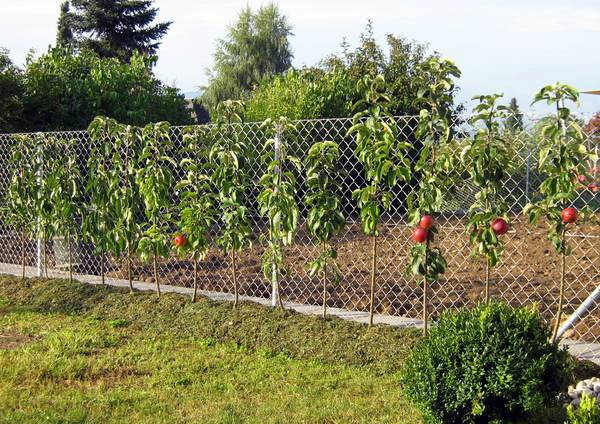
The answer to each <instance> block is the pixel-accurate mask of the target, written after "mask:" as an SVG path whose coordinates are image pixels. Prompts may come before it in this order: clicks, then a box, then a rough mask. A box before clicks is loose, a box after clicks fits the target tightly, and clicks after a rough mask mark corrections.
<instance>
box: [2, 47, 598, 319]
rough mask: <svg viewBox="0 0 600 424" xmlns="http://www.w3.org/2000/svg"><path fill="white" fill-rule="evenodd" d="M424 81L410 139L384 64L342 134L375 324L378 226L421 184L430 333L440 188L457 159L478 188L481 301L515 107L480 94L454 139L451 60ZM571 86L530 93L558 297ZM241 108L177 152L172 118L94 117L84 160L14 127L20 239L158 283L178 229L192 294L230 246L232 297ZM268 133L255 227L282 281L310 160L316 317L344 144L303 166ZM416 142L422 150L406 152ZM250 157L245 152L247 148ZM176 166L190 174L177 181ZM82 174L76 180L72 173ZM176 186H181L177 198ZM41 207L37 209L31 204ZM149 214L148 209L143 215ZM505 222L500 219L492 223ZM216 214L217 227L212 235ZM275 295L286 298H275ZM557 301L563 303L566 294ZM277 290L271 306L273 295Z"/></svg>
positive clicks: (574, 145) (241, 168) (237, 248)
mask: <svg viewBox="0 0 600 424" xmlns="http://www.w3.org/2000/svg"><path fill="white" fill-rule="evenodd" d="M420 72H422V75H423V78H425V80H426V83H424V84H425V85H426V87H427V88H426V89H424V90H421V91H420V92H419V102H420V104H421V110H420V115H419V124H418V127H417V129H416V132H415V136H416V141H417V142H418V144H414V143H412V142H411V141H409V140H403V139H401V138H400V134H401V133H400V131H399V129H398V127H397V124H396V122H395V120H394V118H393V117H392V114H391V113H390V111H389V105H390V98H389V97H388V96H387V95H386V81H385V78H384V77H383V76H377V77H375V78H372V77H369V76H368V75H367V76H365V77H363V78H362V79H361V80H360V81H359V83H358V84H357V89H358V92H359V93H360V97H361V99H360V100H359V101H358V102H357V103H356V104H355V109H356V110H358V112H357V113H356V115H355V116H354V118H353V126H352V127H351V128H350V129H349V131H348V134H347V135H348V137H349V138H350V137H352V138H354V139H355V155H356V159H357V160H358V161H359V162H360V164H361V165H362V167H363V169H364V181H365V185H364V186H363V187H361V188H359V189H357V190H355V191H354V193H353V198H354V200H355V201H356V203H357V205H358V207H359V209H360V217H361V222H362V226H363V230H364V232H365V234H367V235H369V236H370V237H371V240H372V263H371V279H370V317H371V318H370V321H371V323H372V322H373V311H374V293H375V286H376V279H377V272H378V265H377V258H378V254H377V238H378V236H379V235H380V233H379V221H380V218H381V215H382V213H383V212H384V211H386V210H389V209H390V207H391V204H392V200H393V198H394V195H393V189H394V188H395V187H397V186H398V185H400V184H410V183H411V181H412V182H414V181H416V182H417V185H416V188H415V189H414V190H412V191H411V195H410V196H409V197H408V199H407V203H408V210H409V213H408V221H409V223H410V224H411V225H417V224H418V225H419V227H420V230H421V231H420V235H416V236H415V234H413V238H414V240H415V241H416V242H417V243H415V245H414V246H413V248H412V249H411V253H410V258H409V263H408V269H407V272H409V273H410V274H412V275H415V276H418V277H421V278H422V281H423V304H424V308H423V311H424V316H423V318H424V322H425V331H426V329H427V321H428V316H427V311H428V306H427V302H428V299H427V296H428V285H429V284H430V283H432V282H434V281H436V280H438V279H439V277H440V275H441V274H443V273H444V271H445V270H446V267H447V263H446V260H445V259H444V254H443V251H442V250H441V248H440V246H439V245H438V244H436V243H435V239H434V236H435V234H436V233H437V229H436V225H435V221H436V216H437V215H438V214H439V213H440V212H441V208H442V204H443V200H444V196H445V195H446V193H447V191H448V188H449V187H450V186H452V185H453V184H455V183H456V182H457V181H458V179H459V178H463V177H464V175H463V173H462V172H463V171H461V170H464V172H466V173H467V174H468V177H469V180H470V181H471V182H472V183H473V184H474V186H475V187H477V190H478V192H477V194H476V199H475V202H474V203H473V205H472V207H471V208H470V210H469V220H468V228H469V231H470V240H471V243H472V245H473V253H474V255H476V256H479V257H482V258H483V259H484V260H485V263H486V276H485V281H486V290H485V298H486V301H487V300H489V282H490V274H491V272H492V269H493V267H494V266H496V265H497V264H498V262H499V260H500V257H501V253H502V250H503V243H502V240H501V239H500V238H499V236H500V235H502V234H503V233H505V232H506V228H505V226H506V221H507V220H508V218H507V216H506V214H507V206H506V204H505V203H504V202H503V201H502V200H501V197H500V196H499V190H500V189H501V187H502V186H503V184H504V182H505V177H506V175H507V171H508V170H509V169H510V167H511V165H510V159H511V157H512V155H511V154H510V151H509V149H508V146H507V139H506V138H505V135H506V134H507V132H506V127H507V125H508V123H507V120H508V118H509V116H510V115H509V114H508V113H507V111H508V107H507V106H503V105H499V103H498V101H499V99H500V97H501V96H499V95H489V96H481V97H478V98H477V100H479V104H478V105H477V106H476V107H475V109H474V114H473V116H472V119H471V122H472V124H473V126H474V127H475V128H478V130H477V131H476V132H474V133H473V134H471V136H470V137H466V138H465V139H464V140H460V141H459V142H458V147H459V152H460V154H458V155H457V154H456V152H457V142H456V141H455V140H453V135H454V132H455V130H454V128H453V125H452V118H453V111H452V109H451V107H450V102H449V97H450V96H451V95H452V92H453V90H454V79H455V78H457V77H459V75H460V71H459V70H458V68H457V67H456V66H455V65H454V64H453V63H452V62H450V61H448V60H442V59H439V58H437V57H431V58H430V59H429V60H428V61H427V62H425V63H424V64H423V65H422V69H421V70H420ZM577 96H578V94H577V92H576V90H574V89H572V88H571V87H568V86H564V85H560V84H557V85H554V86H548V87H545V88H544V89H543V90H542V91H541V92H540V93H539V94H538V95H537V96H536V99H535V100H536V101H542V100H543V101H547V102H549V103H553V104H554V103H556V104H557V114H556V117H555V119H554V120H553V121H547V123H546V124H545V126H544V128H543V130H542V140H541V143H542V146H543V148H542V149H541V151H540V160H539V166H540V171H541V172H542V173H543V174H544V175H545V176H546V178H547V179H546V180H545V182H544V183H543V184H542V185H541V187H540V194H541V195H542V197H541V200H540V201H539V202H537V203H534V204H532V205H529V206H527V208H526V212H527V213H529V214H530V216H531V219H532V221H533V222H536V221H537V219H538V218H539V217H541V216H544V217H545V218H546V221H547V222H548V225H549V232H548V234H549V239H550V241H552V242H553V244H554V246H555V247H556V249H557V251H558V253H559V254H561V257H562V268H561V269H562V275H563V277H562V280H561V299H562V296H563V295H564V285H565V281H564V260H565V256H566V255H568V254H569V253H570V250H569V248H568V245H567V242H566V239H565V233H566V231H567V227H568V224H570V223H572V222H574V221H573V220H565V218H564V214H562V215H561V209H564V208H565V207H566V206H567V205H568V203H570V202H571V201H572V200H573V199H574V198H575V196H576V181H577V180H578V178H579V177H580V176H582V175H583V176H585V174H586V172H587V171H586V169H585V166H586V165H587V161H588V160H590V159H593V155H591V154H590V153H589V152H588V151H587V149H586V147H585V145H584V143H583V136H582V131H581V128H580V127H579V125H578V122H577V120H576V119H574V117H573V116H572V115H571V112H570V110H569V109H568V108H567V107H566V105H565V102H567V101H576V100H577ZM243 110H244V105H243V103H242V102H240V101H231V100H229V101H225V102H222V103H220V104H219V106H218V107H217V108H216V112H217V121H216V124H215V125H214V126H208V127H204V126H203V127H187V128H185V130H184V135H183V150H182V151H176V150H175V149H174V146H173V140H172V139H171V136H172V132H171V131H170V127H169V124H167V123H165V122H161V123H158V124H149V125H146V126H145V127H143V128H139V127H134V126H129V125H123V124H119V123H118V122H117V121H116V120H114V119H107V118H96V119H95V120H94V121H93V122H92V124H91V125H90V127H89V133H90V135H91V137H92V139H93V143H92V148H91V151H90V152H89V160H88V162H87V165H86V167H85V168H81V169H79V168H78V167H77V166H78V162H77V159H78V157H79V156H78V154H79V153H80V152H78V151H75V149H74V146H73V141H72V140H63V139H60V138H53V137H49V138H44V137H41V136H40V137H24V136H20V137H17V139H16V141H17V145H16V148H15V149H14V152H13V157H12V164H13V169H14V172H13V178H12V183H11V186H10V191H9V193H8V197H7V202H6V208H5V211H6V215H5V216H6V217H7V219H8V222H9V223H10V224H12V225H14V226H15V227H16V228H20V229H21V230H22V233H23V240H24V241H25V239H26V237H27V236H28V237H35V238H42V239H48V238H49V237H52V236H53V235H54V234H60V235H64V236H65V237H67V238H69V239H70V238H71V237H75V236H76V235H78V234H79V232H80V231H79V222H80V221H82V228H83V231H82V236H83V239H84V240H86V241H89V242H91V243H93V244H94V246H95V248H96V253H97V254H99V255H100V256H101V258H103V259H102V264H103V266H102V270H101V274H102V275H104V257H105V256H106V255H107V254H109V253H110V254H112V255H114V256H115V257H117V258H119V257H120V258H124V259H125V261H126V262H127V267H128V278H129V282H130V286H131V280H132V276H131V262H132V259H133V257H134V255H139V257H140V258H141V259H142V260H143V261H152V262H153V269H154V279H155V282H156V285H157V292H158V293H159V295H160V284H159V275H158V270H157V261H158V259H159V258H161V257H166V256H169V254H170V250H171V244H172V241H171V240H172V234H173V232H174V229H175V228H177V229H178V231H179V232H180V233H181V234H180V235H179V238H178V240H177V241H176V244H177V245H178V247H179V249H178V250H179V252H180V253H185V254H187V255H189V257H190V258H191V260H192V262H193V263H194V288H195V290H194V292H196V288H197V269H198V268H197V267H198V262H199V261H200V260H202V259H203V258H204V257H205V255H206V253H207V251H208V249H209V246H210V245H211V242H212V241H214V242H216V244H217V246H219V247H220V248H221V249H222V251H223V253H224V254H225V255H226V256H228V257H229V258H230V261H231V270H232V280H233V284H234V287H233V289H234V293H235V297H236V303H237V297H238V284H237V267H236V260H237V255H238V254H239V253H240V252H241V251H242V250H243V249H244V248H246V247H248V246H249V245H250V243H251V242H252V223H251V221H250V218H249V213H248V209H247V204H248V202H247V201H246V200H245V199H246V197H247V195H248V194H249V190H251V189H252V188H253V187H252V181H251V179H250V177H249V175H248V172H247V169H248V165H249V163H248V162H249V161H250V160H251V158H252V155H251V154H250V151H249V148H250V146H249V145H248V142H247V138H246V137H245V136H244V135H243V132H241V131H239V128H241V127H240V124H242V123H243ZM261 131H263V132H264V134H266V135H267V136H268V140H267V142H266V143H265V146H264V155H263V156H262V158H261V159H262V161H263V163H264V169H265V171H264V175H263V176H262V177H261V178H260V180H259V182H258V185H257V188H258V189H259V191H260V193H259V194H258V198H257V201H258V210H259V213H260V214H261V216H263V217H264V218H265V219H266V222H267V231H266V233H265V234H263V235H262V236H261V240H260V241H261V243H263V245H265V246H266V249H265V253H264V257H263V272H264V275H265V277H266V278H268V279H270V281H271V282H272V285H273V288H272V289H273V292H274V293H278V292H279V282H280V280H281V275H282V274H283V273H285V265H284V264H285V258H284V252H285V249H284V247H285V246H289V245H291V244H292V243H293V242H294V234H295V232H296V230H297V228H298V225H299V216H300V212H299V206H298V200H299V199H298V189H299V187H298V181H297V178H298V176H299V174H300V173H302V169H303V168H304V171H305V176H304V179H305V187H304V189H305V190H306V192H305V194H304V200H305V202H306V205H307V206H308V213H307V219H306V225H307V229H308V231H309V233H310V234H311V235H312V236H313V237H314V238H315V241H316V242H317V244H318V246H319V249H318V250H319V253H318V255H317V257H316V258H315V259H314V260H313V261H312V262H311V263H310V264H309V270H310V274H311V275H312V276H319V278H321V280H322V283H323V313H324V314H325V313H326V305H327V287H328V285H329V284H331V283H332V282H335V281H339V279H340V277H341V274H340V272H339V269H338V267H337V265H336V261H335V259H336V256H337V253H336V249H335V243H334V242H333V239H334V237H335V236H336V235H337V234H339V233H340V231H341V230H342V229H343V228H344V225H345V222H346V220H345V217H344V215H343V212H342V202H341V193H340V192H341V187H340V182H339V176H340V174H341V173H342V172H343V170H342V169H340V164H339V158H340V148H339V146H338V145H337V144H336V143H334V142H332V141H320V142H317V143H315V144H314V145H313V146H311V148H310V149H309V151H308V154H307V155H306V157H305V158H302V159H303V163H302V162H301V161H300V160H299V159H298V158H296V157H295V156H293V155H291V154H290V151H289V146H288V144H287V141H288V140H290V139H291V138H292V137H291V134H292V133H293V132H294V131H295V128H294V124H293V123H292V122H291V121H290V120H288V119H287V118H279V119H277V120H272V119H267V120H265V121H264V123H263V124H262V125H261ZM415 149H418V158H417V159H416V160H415V161H414V162H413V161H411V159H410V157H412V156H413V155H411V153H412V152H414V150H415ZM252 160H253V159H252ZM178 167H181V169H183V170H184V173H185V175H184V177H183V178H182V179H181V180H180V181H175V178H174V175H175V171H176V169H177V168H178ZM80 175H81V177H82V178H83V179H84V180H85V181H86V184H85V187H84V188H83V189H81V188H80V185H79V183H78V180H79V178H80V177H79V176H80ZM173 190H175V191H176V193H177V196H176V198H174V197H173V196H172V192H173ZM32 212H33V216H35V217H37V220H36V221H33V222H32V221H31V216H32ZM141 217H143V219H141ZM498 220H500V221H502V223H504V226H502V225H501V226H500V227H496V223H497V221H498ZM215 224H219V225H218V228H219V229H220V230H219V233H218V234H216V235H214V234H213V229H214V228H215ZM277 297H278V298H279V299H281V297H279V296H277ZM561 303H562V300H561ZM279 306H282V305H281V302H280V305H279Z"/></svg>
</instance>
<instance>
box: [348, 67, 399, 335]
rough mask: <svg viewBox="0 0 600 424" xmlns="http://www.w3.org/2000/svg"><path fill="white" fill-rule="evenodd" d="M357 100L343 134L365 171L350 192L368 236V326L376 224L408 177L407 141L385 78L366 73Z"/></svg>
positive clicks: (377, 231) (371, 312)
mask: <svg viewBox="0 0 600 424" xmlns="http://www.w3.org/2000/svg"><path fill="white" fill-rule="evenodd" d="M357 89H358V92H359V93H360V94H361V97H362V98H361V100H359V101H358V102H357V103H356V104H355V107H354V108H355V109H356V110H360V109H363V110H360V111H359V112H357V113H356V114H355V115H354V117H353V118H352V124H353V125H352V127H351V128H350V129H349V130H348V133H347V135H348V136H351V135H353V134H356V149H355V154H356V156H357V158H358V161H359V162H360V163H361V164H362V165H363V167H364V170H365V182H366V184H367V185H366V186H365V187H363V188H359V189H356V190H355V191H354V192H353V193H352V197H353V199H354V200H355V201H356V202H357V203H358V207H359V208H360V218H361V222H362V227H363V231H364V233H365V234H366V235H368V236H370V237H371V245H372V253H371V284H370V286H371V287H370V301H369V325H373V312H374V303H375V278H376V272H377V237H379V229H378V228H377V225H378V224H379V220H380V218H381V213H382V211H383V210H389V209H390V207H391V205H392V199H393V195H392V192H391V189H392V188H393V187H395V186H396V185H397V184H398V183H399V182H400V181H405V182H408V181H409V180H410V175H411V170H410V159H409V158H408V156H407V155H406V150H407V149H409V148H410V147H411V144H410V143H407V142H405V141H399V140H398V139H397V138H398V127H397V126H396V122H395V121H394V118H393V117H392V116H391V115H390V113H389V112H388V109H387V108H388V104H389V101H390V100H389V97H388V96H387V95H385V94H384V93H385V79H384V78H383V76H381V75H378V76H376V77H375V78H371V77H370V76H368V75H366V76H365V77H363V79H362V80H360V81H359V82H358V84H357Z"/></svg>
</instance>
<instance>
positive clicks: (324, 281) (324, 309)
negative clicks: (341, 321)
mask: <svg viewBox="0 0 600 424" xmlns="http://www.w3.org/2000/svg"><path fill="white" fill-rule="evenodd" d="M325 248H326V247H325V243H323V252H325ZM325 317H327V258H325V259H324V262H323V318H325Z"/></svg>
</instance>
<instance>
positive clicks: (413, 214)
mask: <svg viewBox="0 0 600 424" xmlns="http://www.w3.org/2000/svg"><path fill="white" fill-rule="evenodd" d="M421 71H422V75H421V77H420V78H422V79H423V81H422V84H421V86H422V87H423V88H421V89H420V90H419V92H418V97H419V99H418V100H419V102H420V104H422V105H423V106H422V107H423V109H421V112H420V113H419V124H418V125H417V129H416V131H415V135H416V137H417V138H418V139H419V140H420V141H421V142H422V143H423V147H422V149H421V152H420V155H419V158H418V160H417V162H416V163H415V165H414V171H415V173H417V175H418V176H419V184H418V187H417V189H416V191H414V192H411V194H410V195H409V197H408V205H409V217H408V218H409V219H408V221H409V224H410V225H415V224H417V223H418V222H419V221H420V220H421V218H422V217H424V216H428V217H429V220H430V221H431V223H430V225H427V226H426V227H427V229H425V230H424V231H425V234H424V236H425V237H423V238H424V240H423V241H424V243H421V242H420V240H418V241H419V242H418V243H416V244H414V245H413V247H412V249H411V252H410V259H409V266H408V271H409V272H410V273H411V274H413V275H416V276H422V277H423V334H425V335H427V325H428V323H427V321H428V283H431V282H434V281H437V280H438V278H439V276H440V275H441V274H443V273H444V272H445V271H446V268H447V263H446V260H445V258H444V256H443V255H442V252H441V250H440V249H439V248H438V247H432V243H433V242H434V235H435V234H437V228H436V227H435V225H433V222H434V218H433V217H435V215H436V214H438V213H439V212H440V211H441V209H442V205H443V201H444V195H445V194H446V193H447V191H448V190H449V188H450V187H451V186H452V184H453V180H454V178H455V177H456V173H457V169H458V166H457V165H458V164H457V162H458V160H457V157H456V155H455V154H454V149H453V146H452V145H451V139H452V132H451V120H452V114H451V109H450V105H451V103H452V98H453V93H454V91H455V85H454V80H453V78H458V77H460V70H459V69H458V68H457V67H456V65H454V63H453V62H451V61H450V60H445V59H440V58H438V57H432V58H430V59H429V60H428V61H426V62H425V63H424V64H423V65H422V69H421ZM421 229H422V228H421ZM413 238H415V237H414V235H413ZM415 240H417V238H415Z"/></svg>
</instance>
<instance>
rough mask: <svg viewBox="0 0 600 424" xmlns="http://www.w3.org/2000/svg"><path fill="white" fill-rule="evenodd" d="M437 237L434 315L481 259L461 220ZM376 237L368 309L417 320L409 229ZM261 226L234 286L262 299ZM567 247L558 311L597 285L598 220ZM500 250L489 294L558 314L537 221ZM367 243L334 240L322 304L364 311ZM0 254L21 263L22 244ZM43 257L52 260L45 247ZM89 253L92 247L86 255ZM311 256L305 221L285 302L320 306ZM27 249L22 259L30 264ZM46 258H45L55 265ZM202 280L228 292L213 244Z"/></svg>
mask: <svg viewBox="0 0 600 424" xmlns="http://www.w3.org/2000/svg"><path fill="white" fill-rule="evenodd" d="M438 221H439V225H438V226H437V227H438V229H439V231H440V232H439V234H438V236H437V239H436V242H435V245H436V246H439V247H440V248H441V249H442V252H443V253H444V255H445V257H446V259H447V261H448V270H447V272H446V274H445V275H444V276H443V278H441V279H440V281H439V282H436V283H434V284H432V285H431V286H430V291H429V297H430V302H431V303H430V305H431V306H430V308H431V316H432V317H433V318H435V317H436V316H437V315H438V314H439V313H440V312H441V311H443V310H445V309H448V308H457V307H462V306H473V305H476V304H477V303H479V302H480V301H481V300H482V299H483V295H484V277H485V267H484V262H483V261H481V260H478V259H476V258H473V257H472V255H471V246H470V245H469V240H468V235H467V233H466V231H465V230H464V224H465V221H464V219H460V218H449V219H441V218H440V219H438ZM380 229H381V236H380V237H379V238H378V239H377V261H378V263H377V275H376V286H375V311H376V312H377V313H383V314H392V315H401V316H407V317H420V316H421V313H422V294H423V291H422V286H421V283H420V281H418V280H417V279H415V278H413V277H411V276H408V275H407V274H406V265H407V255H408V254H409V251H410V247H411V246H412V240H411V239H410V235H411V234H410V233H411V229H410V228H408V227H407V226H405V225H401V224H396V223H392V222H387V223H384V225H381V227H380ZM259 232H260V228H257V229H256V237H255V240H254V241H253V244H252V247H251V248H250V249H247V250H246V251H244V252H243V253H242V254H241V255H240V257H239V259H238V266H237V268H238V283H239V285H240V293H241V294H244V295H248V296H256V297H269V296H270V293H271V284H270V281H269V280H268V279H267V278H266V277H265V276H264V275H263V273H262V270H261V263H262V259H261V258H262V254H263V252H264V248H263V247H262V246H261V243H260V242H259V240H258V233H259ZM569 233H570V235H569V241H570V243H571V244H572V246H573V254H572V255H571V256H569V257H568V258H567V276H566V278H567V290H566V305H565V308H564V313H565V316H568V315H569V314H570V313H572V312H573V311H574V310H575V308H577V306H579V305H580V304H581V302H582V301H583V300H585V298H586V297H587V296H588V295H589V293H590V292H591V291H592V290H593V289H594V288H595V287H596V286H597V285H598V284H600V226H599V225H598V224H584V225H578V226H575V227H573V228H572V229H570V230H569ZM503 238H504V240H505V242H506V249H505V252H504V254H503V256H502V259H501V263H500V264H499V266H498V267H497V268H496V269H494V270H492V274H491V277H492V278H491V296H492V297H493V298H502V299H503V300H505V301H507V302H509V303H510V304H512V305H515V306H520V305H536V306H537V307H538V309H539V310H540V312H541V313H542V314H543V315H544V317H545V318H547V319H549V320H550V319H551V318H552V317H553V316H554V314H555V313H556V311H555V308H556V301H557V298H558V293H559V281H560V273H559V257H558V255H557V254H556V253H555V251H554V249H553V247H552V246H551V244H550V243H549V242H548V240H547V239H546V233H545V228H544V226H543V224H541V225H540V226H538V227H536V228H534V227H532V226H530V225H529V224H528V222H527V220H526V218H524V217H522V216H516V217H513V219H512V220H511V229H510V231H509V232H508V233H507V234H506V235H505V236H503ZM371 242H372V240H371V239H370V238H369V237H368V236H366V235H364V233H363V232H362V229H361V227H360V224H357V223H353V224H349V225H347V226H346V228H345V230H344V232H343V234H341V235H339V236H338V237H337V239H336V245H337V249H338V259H337V262H338V264H339V268H340V271H341V279H340V281H339V282H337V283H335V282H331V283H330V284H329V285H328V287H327V293H328V301H327V303H328V305H329V306H330V307H331V306H333V307H341V308H347V309H355V310H363V311H366V310H368V308H369V286H370V284H369V282H370V267H371V249H372V244H371ZM15 247H16V246H14V247H13V249H11V250H12V252H10V253H9V252H0V254H3V256H4V257H6V256H7V255H8V256H11V258H10V259H12V260H13V262H14V263H18V262H19V261H20V255H19V254H17V253H18V252H19V251H20V249H19V250H17V251H16V252H15V251H14V248H15ZM49 250H50V254H49V258H53V257H52V253H51V249H49ZM84 253H86V254H88V253H89V249H88V250H87V251H86V252H84ZM317 254H318V249H317V248H316V247H315V245H314V244H313V243H312V241H311V238H310V237H309V235H308V234H307V232H306V229H305V228H304V227H301V228H300V229H299V231H298V233H297V236H296V241H295V244H294V245H293V246H291V247H288V248H285V263H286V268H287V270H286V271H287V272H286V274H285V275H284V276H283V278H282V281H281V288H280V290H281V293H282V297H283V299H284V300H286V301H292V302H299V303H309V304H321V303H322V290H323V289H322V282H321V281H320V280H319V279H318V278H311V277H310V276H309V275H308V263H309V262H310V261H311V260H313V259H314V258H315V257H316V256H317ZM33 259H34V258H33V252H31V251H30V254H29V255H28V262H33ZM52 260H53V259H49V263H52ZM97 262H98V261H97V260H93V258H91V257H89V258H88V257H86V255H82V263H83V264H82V265H80V267H79V268H84V269H80V271H82V272H88V273H98V271H99V270H98V268H97ZM159 268H160V278H161V282H162V283H163V284H173V285H182V286H192V285H193V272H192V264H191V263H190V262H189V261H187V260H185V259H181V258H176V257H173V258H170V259H169V260H168V261H167V260H163V261H161V263H160V266H159ZM133 272H134V278H135V279H136V280H142V281H148V282H153V281H154V278H153V276H152V266H151V264H140V263H136V264H135V266H134V269H133ZM107 275H108V276H110V277H115V278H126V275H127V274H126V269H125V268H124V267H123V266H122V265H121V264H119V263H114V265H113V266H112V268H111V269H110V270H109V271H108V273H107ZM198 282H199V287H200V288H201V289H204V290H211V291H225V292H232V291H233V287H232V278H231V268H230V264H229V259H228V258H225V257H224V256H223V254H222V253H221V252H220V251H219V250H218V249H216V248H213V249H211V250H210V252H209V254H208V255H207V257H206V259H205V260H204V261H202V262H201V263H200V266H199V278H198ZM599 322H600V304H597V305H595V307H594V308H593V309H592V310H591V311H590V313H589V315H588V316H587V317H586V318H585V319H584V320H582V321H580V322H579V323H578V325H577V326H576V328H575V329H574V331H573V332H572V334H571V337H573V338H579V339H584V340H587V341H596V342H597V341H599V340H600V323H599Z"/></svg>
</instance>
